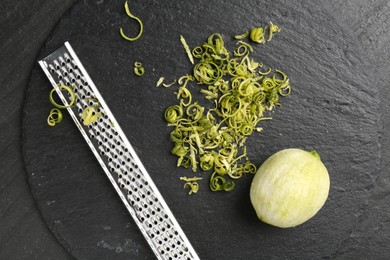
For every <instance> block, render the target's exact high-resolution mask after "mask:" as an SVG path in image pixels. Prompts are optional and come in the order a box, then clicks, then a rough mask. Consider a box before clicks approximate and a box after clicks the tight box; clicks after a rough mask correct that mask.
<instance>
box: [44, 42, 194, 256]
mask: <svg viewBox="0 0 390 260" xmlns="http://www.w3.org/2000/svg"><path fill="white" fill-rule="evenodd" d="M38 63H39V64H40V66H41V67H42V69H43V71H44V72H45V74H46V76H47V77H48V78H49V80H50V82H51V84H52V85H53V87H54V88H55V90H56V92H57V93H58V95H59V97H60V98H61V100H62V102H63V103H64V105H66V106H67V105H68V104H69V101H68V100H69V97H67V95H65V94H64V93H63V92H62V91H61V90H60V88H59V86H60V85H65V86H71V87H72V89H73V91H74V92H75V94H76V102H75V105H74V106H73V107H71V108H67V110H68V112H69V114H70V115H71V117H72V118H73V120H74V122H75V123H76V126H77V127H78V129H79V130H80V132H81V134H82V135H83V137H84V138H85V140H86V141H87V143H88V145H89V147H90V148H91V150H92V152H93V153H94V154H95V156H96V158H97V160H98V162H99V164H100V165H101V167H102V168H103V170H104V172H105V174H106V175H107V177H108V179H109V180H110V182H111V183H112V185H113V186H114V188H115V190H116V191H117V193H118V194H119V196H120V198H121V199H122V201H123V203H124V204H125V206H126V208H127V210H128V211H129V213H130V215H131V216H132V217H133V219H134V221H135V222H136V224H137V225H138V227H139V229H140V230H141V232H142V234H143V235H144V237H145V239H146V241H147V242H148V243H149V245H150V247H151V248H152V250H153V252H154V253H155V255H156V257H157V259H164V260H165V259H186V260H187V259H188V260H193V259H199V257H198V255H197V254H196V252H195V250H194V248H193V247H192V246H191V244H190V242H189V241H188V239H187V237H186V235H185V234H184V232H183V230H182V229H181V227H180V226H179V224H178V222H177V221H176V219H175V217H174V216H173V214H172V212H171V211H170V209H169V207H168V206H167V204H166V202H165V201H164V199H163V197H162V196H161V194H160V192H159V191H158V189H157V187H156V186H155V184H154V183H153V181H152V179H151V178H150V176H149V174H148V173H147V171H146V169H145V168H144V166H143V165H142V163H141V161H140V160H139V158H138V156H137V155H136V153H135V151H134V149H133V147H132V146H131V145H130V143H129V141H128V139H127V138H126V136H125V134H124V133H123V131H122V129H121V128H120V126H119V124H118V122H117V121H116V120H115V117H114V116H113V114H112V113H111V111H110V109H109V108H108V106H107V104H106V103H105V101H104V99H103V98H102V96H101V95H100V93H99V91H98V90H97V88H96V86H95V84H94V83H93V81H92V80H91V78H90V77H89V75H88V73H87V71H86V70H85V69H84V67H83V65H82V64H81V62H80V60H79V58H78V57H77V55H76V53H75V52H74V50H73V49H72V47H71V45H70V44H69V42H65V44H64V45H63V46H62V47H60V48H59V49H58V50H56V51H55V52H53V53H52V54H50V55H49V56H47V57H46V58H44V59H43V60H40V61H39V62H38ZM96 104H99V106H98V108H97V109H96V113H100V115H101V116H100V117H99V119H98V120H96V121H95V122H93V123H91V124H89V125H87V126H85V125H84V124H83V120H82V113H83V110H84V109H85V108H86V107H88V106H93V105H96Z"/></svg>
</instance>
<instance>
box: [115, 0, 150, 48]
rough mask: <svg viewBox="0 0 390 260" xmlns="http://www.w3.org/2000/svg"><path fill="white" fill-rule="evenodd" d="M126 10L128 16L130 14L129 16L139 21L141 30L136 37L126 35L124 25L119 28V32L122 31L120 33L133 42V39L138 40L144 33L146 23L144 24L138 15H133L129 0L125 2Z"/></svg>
mask: <svg viewBox="0 0 390 260" xmlns="http://www.w3.org/2000/svg"><path fill="white" fill-rule="evenodd" d="M125 11H126V14H127V16H129V17H130V18H132V19H135V20H136V21H137V22H138V23H139V32H138V35H137V36H135V37H128V36H126V35H125V33H124V32H123V29H122V27H120V28H119V33H120V35H121V36H122V37H123V38H124V39H125V40H127V41H131V42H132V41H136V40H138V39H139V38H140V37H141V35H142V33H143V31H144V25H143V23H142V21H141V19H139V18H138V17H137V16H135V15H133V14H132V13H131V12H130V9H129V4H128V3H127V1H126V2H125Z"/></svg>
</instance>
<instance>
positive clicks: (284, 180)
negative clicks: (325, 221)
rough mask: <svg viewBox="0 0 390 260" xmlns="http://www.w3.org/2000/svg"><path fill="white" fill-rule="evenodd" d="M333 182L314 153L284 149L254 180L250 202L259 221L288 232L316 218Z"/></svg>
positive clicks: (270, 159)
mask: <svg viewBox="0 0 390 260" xmlns="http://www.w3.org/2000/svg"><path fill="white" fill-rule="evenodd" d="M329 188H330V180H329V174H328V171H327V169H326V167H325V165H324V164H323V163H322V162H321V159H320V157H319V155H318V154H317V153H316V152H315V151H311V152H308V151H304V150H301V149H295V148H291V149H285V150H282V151H279V152H277V153H275V154H273V155H272V156H270V157H269V158H268V159H267V160H266V161H265V162H264V163H263V164H262V165H261V166H260V168H259V169H258V171H257V173H256V175H255V177H254V178H253V181H252V185H251V189H250V199H251V202H252V205H253V207H254V209H255V211H256V214H257V216H258V218H259V219H260V220H261V221H263V222H265V223H268V224H270V225H273V226H276V227H281V228H288V227H295V226H297V225H300V224H302V223H304V222H306V221H307V220H309V219H310V218H311V217H313V216H314V215H315V214H316V213H317V212H318V211H319V210H320V209H321V208H322V206H323V205H324V204H325V201H326V199H327V197H328V194H329Z"/></svg>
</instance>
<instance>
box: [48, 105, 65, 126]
mask: <svg viewBox="0 0 390 260" xmlns="http://www.w3.org/2000/svg"><path fill="white" fill-rule="evenodd" d="M61 121H62V112H61V110H59V109H58V108H53V109H52V110H50V114H49V116H48V117H47V124H48V125H49V126H55V125H57V124H59V123H61Z"/></svg>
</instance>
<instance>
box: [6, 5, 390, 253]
mask: <svg viewBox="0 0 390 260" xmlns="http://www.w3.org/2000/svg"><path fill="white" fill-rule="evenodd" d="M70 4H71V3H70V2H68V3H67V2H62V3H61V5H60V6H55V5H54V4H47V3H46V4H43V5H41V6H38V5H33V6H32V8H33V9H34V8H36V10H41V9H45V8H46V14H49V15H48V16H50V17H52V18H51V19H52V20H50V19H48V20H49V21H52V24H53V23H54V21H55V20H56V17H57V18H58V17H60V15H61V12H60V11H59V10H61V8H62V10H65V9H66V7H67V6H70ZM133 5H134V8H135V10H137V9H138V10H139V11H138V13H139V16H141V17H142V16H143V17H144V18H143V20H144V22H145V28H146V29H145V34H144V35H143V37H142V38H141V40H140V41H138V42H136V43H133V44H128V43H127V42H125V41H123V40H121V39H120V38H119V37H118V33H117V28H118V27H119V26H120V25H122V24H127V23H129V21H128V20H127V19H126V17H125V16H124V15H123V9H122V8H123V7H122V3H115V2H113V1H112V2H109V1H97V2H92V1H85V2H79V3H78V4H77V5H75V6H74V7H73V8H72V9H70V11H68V12H67V13H66V14H65V15H64V16H63V17H62V19H61V21H60V23H59V24H58V25H57V26H56V28H55V29H54V31H53V33H51V35H50V36H49V37H48V38H47V37H46V34H45V31H44V30H42V29H37V28H39V26H38V25H37V24H38V23H39V21H40V19H42V18H41V17H40V16H39V15H37V13H39V12H35V13H34V15H32V18H31V19H30V20H29V19H27V18H28V16H27V17H26V19H24V22H25V23H26V21H31V22H30V23H27V24H28V25H30V26H31V27H32V28H33V29H30V30H29V28H30V27H29V26H26V25H25V26H21V27H22V29H24V30H26V31H28V32H29V34H31V35H32V38H37V39H36V41H37V42H36V43H35V45H34V44H32V43H31V42H26V43H25V45H23V44H21V43H19V46H21V47H19V46H18V45H17V44H15V45H13V44H11V42H10V40H8V41H5V42H4V44H2V45H1V46H2V48H4V50H5V51H4V52H2V54H1V55H4V57H5V58H8V60H9V61H11V60H12V61H13V62H14V63H13V64H14V65H13V66H12V63H11V66H10V65H8V66H6V65H4V64H5V63H4V64H3V62H2V67H1V69H2V72H3V71H4V73H1V75H2V77H4V79H2V82H3V83H6V84H3V85H4V86H6V91H5V92H4V93H5V96H4V101H5V102H4V103H3V102H1V105H2V106H4V110H5V109H8V110H5V111H6V112H8V111H9V112H8V113H4V115H3V117H4V119H3V118H2V121H1V124H2V126H3V129H5V130H6V132H5V134H6V135H5V137H4V138H3V137H2V140H1V141H2V147H1V148H2V154H4V156H2V158H3V159H4V160H3V161H2V164H3V163H4V166H5V167H1V168H2V175H1V178H2V185H3V186H2V187H1V188H2V189H1V191H2V194H5V196H2V200H1V203H2V204H1V212H0V216H1V217H2V221H1V222H0V223H1V226H0V227H1V228H2V229H4V231H5V232H4V233H3V232H1V233H0V234H1V237H0V239H1V240H0V241H1V245H0V246H1V247H2V248H0V249H3V248H4V249H5V250H0V256H4V257H8V258H11V259H12V257H16V258H23V257H27V258H28V257H30V256H31V257H37V258H39V254H40V253H41V255H42V256H43V255H45V257H48V258H51V257H50V254H53V255H56V256H60V255H61V257H63V258H65V254H64V253H63V251H62V250H61V249H60V248H59V247H58V246H56V244H55V243H54V241H53V240H52V239H51V237H50V236H49V235H48V233H47V231H45V229H44V227H43V225H42V224H41V223H42V222H40V219H39V216H38V215H37V214H36V210H35V208H34V207H33V204H32V203H31V202H26V201H28V199H30V197H29V195H28V192H27V191H28V190H27V187H26V185H25V182H24V180H25V179H24V178H25V177H23V175H22V173H23V172H24V171H23V166H22V165H23V164H22V161H21V154H20V153H21V151H20V146H18V145H17V142H20V132H21V129H20V121H18V119H17V118H19V120H20V116H21V115H20V109H21V106H22V103H23V102H22V101H21V100H22V97H23V91H22V92H20V93H22V94H19V95H17V94H14V93H16V92H15V91H14V89H24V86H25V83H26V80H27V76H28V75H29V72H30V71H31V68H32V67H33V70H32V74H31V78H30V80H29V84H28V91H27V95H26V99H25V102H24V104H25V106H24V113H23V118H24V120H23V127H24V128H23V133H24V138H23V151H24V155H25V158H24V159H25V162H26V169H27V172H28V174H27V176H28V179H29V181H30V187H31V189H32V193H33V195H34V197H35V198H36V202H37V205H38V207H39V209H40V210H41V213H42V215H43V217H44V219H45V221H46V223H47V224H48V226H49V227H50V229H51V230H52V232H53V233H54V234H55V236H56V238H57V239H58V240H59V241H60V243H61V244H62V245H63V246H64V247H65V248H66V249H67V250H68V252H69V253H70V255H72V256H75V257H76V258H80V259H113V258H115V259H125V258H126V259H129V258H130V259H150V258H153V256H152V254H151V253H150V251H149V249H148V248H147V245H146V243H145V242H144V241H143V238H142V237H141V235H140V234H139V232H138V231H137V228H136V227H135V225H134V224H133V223H132V221H131V219H130V217H129V216H128V215H127V213H126V211H125V209H124V207H123V206H122V205H121V203H120V201H119V199H118V198H117V195H116V194H115V193H114V191H113V189H112V188H111V187H110V185H109V182H108V181H107V180H106V179H105V176H104V174H103V172H102V171H101V170H100V169H99V167H98V164H96V162H95V159H94V158H93V155H92V153H90V152H89V150H88V147H87V146H86V145H85V144H84V142H83V140H82V138H81V135H80V134H79V133H78V132H77V129H76V128H75V127H74V125H73V123H72V122H71V120H70V118H69V117H65V122H64V123H63V124H62V125H61V127H57V128H54V129H49V128H47V127H45V117H46V114H47V111H48V110H49V109H50V104H49V102H47V101H46V102H45V101H43V100H44V99H45V98H42V97H46V96H47V94H48V91H49V89H50V86H49V84H48V82H47V80H46V79H45V77H44V75H43V73H42V72H41V71H40V69H39V68H38V66H37V65H36V63H35V61H36V60H37V56H36V54H37V50H39V49H40V46H41V45H42V42H43V41H44V39H46V43H45V45H44V47H43V49H42V51H41V54H40V55H39V57H44V56H45V55H47V54H49V53H50V52H51V51H53V50H55V49H56V48H57V47H59V46H60V45H61V44H62V43H63V42H64V41H65V40H69V41H70V42H71V44H72V45H73V47H74V48H75V49H76V52H77V53H78V54H79V56H80V58H81V60H82V62H83V64H84V66H85V67H86V68H87V70H88V71H89V72H90V74H91V76H92V78H93V79H94V81H95V83H96V84H97V86H98V88H99V89H100V91H101V92H102V94H103V96H104V97H105V99H106V101H107V103H108V104H109V106H110V107H111V109H112V110H113V112H114V114H115V115H116V118H117V119H118V121H119V122H120V123H121V125H122V128H123V129H124V131H125V133H126V135H127V136H128V138H129V139H130V141H131V142H132V143H133V145H134V147H135V149H136V150H137V152H138V154H139V156H140V157H141V160H143V162H144V164H145V166H146V168H147V169H149V172H150V174H151V175H152V178H153V179H154V180H155V181H156V183H157V185H158V187H159V188H160V191H161V192H162V194H163V195H164V197H165V199H166V201H167V202H168V204H169V205H170V206H171V209H172V211H173V212H174V214H175V216H176V217H177V219H178V221H179V222H180V223H181V225H182V227H183V229H184V230H185V232H186V234H187V235H188V237H189V239H190V240H191V242H192V243H193V245H194V247H195V248H196V250H197V251H198V253H199V255H200V257H201V258H202V259H239V258H244V259H261V258H288V259H302V258H303V259H311V258H321V257H322V258H343V259H344V258H357V257H359V258H371V259H372V258H375V259H379V258H386V257H387V256H389V254H390V251H389V247H388V242H389V228H388V222H389V210H388V196H387V195H388V188H389V183H388V177H389V173H388V170H387V165H388V134H387V132H388V131H386V130H387V129H388V122H389V120H388V119H387V118H388V115H387V112H388V105H387V102H386V100H387V99H386V98H387V97H388V85H389V84H388V82H389V76H388V75H389V74H388V72H389V66H388V65H389V64H388V41H389V35H388V26H387V25H388V14H389V10H388V9H389V5H388V3H387V2H386V1H376V2H372V3H371V2H363V1H361V2H359V1H354V2H349V4H347V3H341V2H327V3H326V4H325V3H321V2H319V1H318V2H313V3H311V4H309V3H305V2H303V1H302V2H294V3H290V2H285V1H273V2H272V3H267V2H264V3H262V2H255V1H253V2H251V1H246V2H243V3H240V4H238V3H237V4H232V3H224V2H223V1H200V2H199V1H198V2H197V3H196V4H195V3H191V2H185V3H182V2H178V1H177V2H175V1H173V2H169V1H153V2H142V1H134V3H133ZM7 7H8V6H7ZM9 8H10V9H11V10H12V7H11V5H10V6H9ZM14 8H15V9H14V10H13V12H12V11H9V12H8V11H7V13H6V14H8V17H12V14H13V13H17V12H18V11H17V10H19V8H18V6H16V7H14ZM52 10H56V12H58V14H57V16H55V13H52V12H51V11H52ZM42 12H43V11H42ZM134 12H135V11H134ZM43 14H45V12H43ZM24 15H25V14H24ZM15 16H17V15H16V14H15ZM268 20H272V21H275V23H278V24H279V25H280V26H281V27H282V33H280V34H279V35H276V37H275V39H274V40H273V41H272V42H271V43H270V44H269V45H266V46H260V47H256V51H255V54H254V56H255V57H256V58H258V59H261V60H262V61H263V62H264V63H266V64H270V65H271V66H272V67H276V66H277V67H279V68H281V69H282V70H284V71H285V72H286V73H288V74H289V76H290V78H291V81H292V82H293V86H294V90H295V91H294V92H293V94H292V95H291V96H290V97H288V98H285V99H283V100H282V102H283V106H282V108H281V109H278V110H277V111H276V112H275V114H274V120H273V121H271V122H267V123H264V128H265V131H264V132H263V133H261V134H257V135H255V136H254V137H253V138H251V139H250V140H249V142H248V145H249V148H250V150H251V151H250V156H251V158H252V159H253V161H254V162H255V163H256V164H260V163H261V162H262V161H263V160H264V159H265V158H266V157H267V156H269V155H270V154H272V153H273V152H275V151H277V150H279V149H282V148H287V147H301V148H315V149H317V151H318V152H319V153H320V154H321V156H322V158H323V161H324V163H325V164H326V165H327V166H328V169H329V172H330V176H331V185H332V187H331V193H330V196H329V199H328V201H327V203H326V205H325V207H324V208H323V209H322V210H321V211H320V213H319V214H318V215H317V216H315V218H313V219H312V220H310V221H309V222H307V223H306V224H304V225H302V226H299V227H297V228H294V229H286V230H283V229H277V228H273V227H270V226H267V225H265V224H262V223H260V222H258V221H257V220H256V217H255V215H254V213H253V211H252V209H251V206H250V203H249V200H248V196H247V192H248V187H249V184H250V180H251V177H250V176H247V177H246V178H244V179H243V180H241V181H240V182H239V183H238V187H237V189H236V190H235V191H234V192H232V193H229V194H212V193H210V192H208V191H207V188H206V185H203V186H202V188H201V191H200V193H199V194H197V195H196V196H192V197H187V196H184V191H182V190H181V185H182V183H180V181H179V180H178V178H177V177H178V176H181V175H191V173H190V172H188V171H183V170H181V169H176V168H175V167H174V158H173V157H170V156H167V154H168V152H169V148H170V144H169V142H168V140H167V138H166V137H167V133H168V132H169V129H167V128H166V127H165V123H164V122H163V120H162V118H161V111H162V110H163V109H164V108H165V107H166V106H168V105H169V104H171V103H172V102H173V100H174V98H173V93H172V91H173V90H161V89H156V88H155V87H154V85H155V82H156V81H157V79H158V78H159V77H160V76H161V75H164V76H166V75H182V74H184V73H187V72H189V69H190V64H189V63H188V61H187V59H186V57H185V55H184V54H183V50H182V49H181V46H180V44H179V41H178V37H179V35H180V34H183V35H184V36H185V37H186V39H187V42H188V43H189V44H190V45H195V44H198V43H200V42H202V41H203V40H204V39H205V37H206V36H207V35H208V34H210V33H213V32H216V31H217V32H221V33H222V34H223V35H224V36H226V37H227V38H228V36H230V35H233V34H236V33H237V32H242V31H244V30H245V29H247V28H248V27H250V26H252V25H254V24H256V23H259V21H268ZM20 23H21V24H22V25H23V22H20ZM48 23H49V22H48ZM1 24H2V26H3V24H5V25H6V26H5V27H4V28H7V29H8V28H10V27H11V25H12V26H15V23H6V22H4V23H1ZM16 25H17V24H16ZM42 26H43V25H42ZM46 26H47V27H49V25H46ZM15 28H17V27H15ZM50 28H51V27H50ZM22 29H19V31H17V32H16V33H14V34H12V33H11V32H8V33H9V34H8V35H10V36H12V37H9V39H11V40H12V39H15V42H20V41H21V40H22V39H23V37H22V36H24V34H22ZM10 30H11V29H8V31H10ZM14 30H15V29H14ZM34 30H36V31H35V32H36V33H35V34H34ZM2 31H3V30H2ZM26 31H25V32H26ZM47 31H48V29H46V32H47ZM38 32H39V33H38ZM39 37H41V38H40V39H41V40H40V42H39V39H38V38H39ZM17 39H18V40H19V41H16V40H17ZM226 42H227V44H228V45H229V46H230V47H233V41H231V40H230V39H229V40H226ZM26 46H31V47H30V48H31V49H33V47H35V51H33V50H30V49H29V48H27V47H26ZM18 47H19V50H22V51H19V52H18V51H16V50H18ZM13 49H16V50H13ZM28 53H29V55H26V54H28ZM12 54H13V55H12ZM15 56H16V57H20V58H19V59H16V61H14V60H15ZM26 56H27V60H28V61H29V62H27V61H26ZM135 59H140V60H142V61H143V63H144V64H145V67H146V68H147V74H146V75H145V76H144V77H142V78H136V77H134V76H133V75H132V74H131V72H130V68H131V65H132V63H133V62H134V60H135ZM1 60H2V61H6V59H1ZM21 63H22V64H26V65H24V67H23V69H24V71H25V75H24V77H23V76H19V77H17V76H18V75H19V74H18V73H19V71H18V70H16V69H17V68H18V67H17V65H20V64H21ZM8 64H10V63H8ZM10 79H11V80H10ZM8 82H9V83H8ZM18 86H19V88H18ZM12 99H13V100H12ZM2 100H3V98H2ZM18 102H19V103H18ZM15 104H17V106H15ZM6 105H8V106H6ZM10 108H11V109H14V110H11V111H10V110H9V109H10ZM4 110H3V111H4ZM18 113H19V114H18ZM11 126H12V127H13V129H15V130H13V131H12V130H11ZM17 133H19V134H17ZM11 136H12V138H11ZM15 143H16V144H15ZM3 144H4V145H3ZM6 147H15V148H11V151H9V150H7V148H6ZM12 155H14V156H12ZM11 156H12V157H11ZM7 158H8V159H7ZM11 158H12V159H11ZM16 160H18V161H17V162H15V161H16ZM7 167H8V168H7ZM17 167H19V168H17ZM13 170H14V171H13ZM9 172H18V173H19V175H17V174H15V176H20V177H19V179H16V178H15V177H14V175H11V174H10V173H9ZM3 173H4V174H3ZM17 181H19V183H22V185H24V189H23V191H21V192H20V193H18V194H15V195H14V196H11V195H10V194H12V193H13V192H14V193H15V187H17V188H19V189H20V190H22V188H21V187H20V185H18V186H17V185H16V184H15V183H18V182H17ZM12 187H14V188H12ZM23 192H24V193H23ZM19 194H24V196H25V198H27V199H26V200H22V199H20V196H19ZM29 201H31V199H30V200H29ZM28 203H30V204H28ZM15 204H16V205H20V206H19V207H20V208H22V209H25V208H28V210H25V211H27V213H26V214H24V215H23V214H21V213H20V210H18V206H15ZM30 211H31V212H33V213H35V215H34V217H30V214H29V213H30ZM12 214H13V215H14V216H17V217H16V218H11V217H9V215H12ZM26 215H27V219H31V221H30V222H31V225H28V224H25V223H26V221H25V220H26V217H25V216H26ZM18 219H19V222H18ZM19 223H23V224H24V226H25V227H23V225H20V224H19ZM35 223H39V224H40V225H35ZM23 228H24V229H23ZM25 230H29V231H30V230H32V231H30V233H29V232H27V235H26V232H25ZM39 232H40V233H39ZM23 233H24V234H23ZM18 234H19V237H24V242H23V243H24V245H23V250H16V247H17V246H15V243H11V242H12V239H14V241H20V240H19V239H18ZM29 234H30V235H29ZM35 234H36V236H38V234H45V236H43V239H42V240H41V241H39V239H38V242H35V244H30V243H29V240H28V238H31V239H30V240H35V241H36V237H35V239H34V235H35ZM23 235H24V236H23ZM10 241H11V242H10ZM48 241H50V242H48ZM31 243H32V242H31ZM50 243H52V244H50ZM43 245H45V246H46V245H48V247H49V248H50V249H45V246H43ZM51 245H53V247H52V246H51ZM13 247H15V249H14V250H12V248H13ZM36 249H39V250H36ZM48 252H49V253H48ZM44 253H46V254H44ZM19 256H20V257H19ZM59 258H60V257H59ZM57 259H58V258H57Z"/></svg>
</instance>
